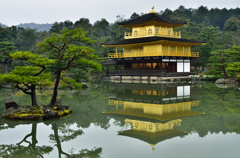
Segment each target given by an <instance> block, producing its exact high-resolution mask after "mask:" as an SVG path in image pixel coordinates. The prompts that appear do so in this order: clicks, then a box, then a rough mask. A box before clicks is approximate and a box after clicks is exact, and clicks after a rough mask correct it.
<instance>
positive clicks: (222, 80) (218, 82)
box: [215, 78, 224, 84]
mask: <svg viewBox="0 0 240 158" xmlns="http://www.w3.org/2000/svg"><path fill="white" fill-rule="evenodd" d="M215 84H224V78H220V79H217V81H216V82H215Z"/></svg>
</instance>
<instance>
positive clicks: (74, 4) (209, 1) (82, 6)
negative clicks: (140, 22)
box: [0, 0, 240, 26]
mask: <svg viewBox="0 0 240 158" xmlns="http://www.w3.org/2000/svg"><path fill="white" fill-rule="evenodd" d="M180 5H183V6H185V7H186V8H198V7H199V6H201V5H203V6H207V7H208V9H210V8H219V9H222V8H224V7H225V8H227V9H230V8H237V7H240V0H0V23H2V24H6V25H8V26H11V25H18V24H20V23H30V22H35V23H53V22H56V21H57V22H61V21H65V20H71V21H72V22H75V21H76V20H79V19H80V18H82V17H84V18H88V19H89V20H90V22H91V23H94V22H95V21H97V20H101V19H102V18H105V19H106V20H107V21H108V22H110V23H113V22H114V21H116V16H117V15H121V16H124V17H125V18H129V17H130V16H131V14H132V13H133V12H136V13H138V14H141V13H148V12H149V11H150V10H151V6H154V7H155V11H156V12H159V11H161V10H165V9H166V8H169V9H171V10H175V9H177V8H178V7H179V6H180Z"/></svg>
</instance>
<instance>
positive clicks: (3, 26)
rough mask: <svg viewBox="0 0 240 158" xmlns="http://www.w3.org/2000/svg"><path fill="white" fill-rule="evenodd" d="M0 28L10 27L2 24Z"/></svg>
mask: <svg viewBox="0 0 240 158" xmlns="http://www.w3.org/2000/svg"><path fill="white" fill-rule="evenodd" d="M0 26H1V27H2V28H6V27H8V26H7V25H4V24H2V23H0Z"/></svg>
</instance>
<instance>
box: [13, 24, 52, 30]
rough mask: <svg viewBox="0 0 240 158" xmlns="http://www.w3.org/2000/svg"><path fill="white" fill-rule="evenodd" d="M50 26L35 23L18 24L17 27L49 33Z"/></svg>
mask: <svg viewBox="0 0 240 158" xmlns="http://www.w3.org/2000/svg"><path fill="white" fill-rule="evenodd" d="M51 26H52V24H36V23H24V24H22V23H21V24H19V25H17V27H23V28H31V29H37V31H49V29H51Z"/></svg>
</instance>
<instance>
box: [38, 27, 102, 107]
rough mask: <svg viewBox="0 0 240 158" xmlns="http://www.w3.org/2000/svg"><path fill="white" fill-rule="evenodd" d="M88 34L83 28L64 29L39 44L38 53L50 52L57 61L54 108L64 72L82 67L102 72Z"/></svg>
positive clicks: (52, 103)
mask: <svg viewBox="0 0 240 158" xmlns="http://www.w3.org/2000/svg"><path fill="white" fill-rule="evenodd" d="M86 34H87V32H85V31H84V30H83V29H81V28H75V29H71V30H69V29H66V28H64V29H63V30H62V31H61V34H57V33H52V34H51V35H50V37H48V38H46V39H45V40H44V41H43V42H39V43H38V44H37V47H38V52H45V53H46V52H50V53H51V54H53V55H54V56H53V58H54V59H55V63H54V64H55V65H54V67H55V68H54V69H53V70H54V72H53V73H54V74H55V75H56V81H55V86H54V92H53V97H52V100H51V103H50V106H54V104H55V102H56V97H57V90H58V86H59V81H60V77H61V73H62V72H63V71H64V70H67V69H69V68H73V67H77V66H81V67H91V68H93V69H96V70H97V71H101V66H100V64H98V63H97V62H96V61H95V60H97V59H98V56H96V55H95V54H94V49H92V48H91V47H90V46H88V44H92V43H93V42H94V40H92V39H91V38H88V37H87V36H86Z"/></svg>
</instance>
